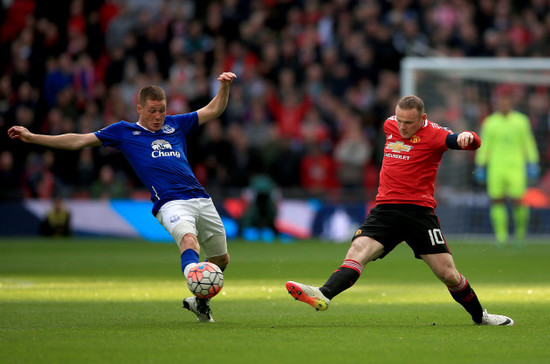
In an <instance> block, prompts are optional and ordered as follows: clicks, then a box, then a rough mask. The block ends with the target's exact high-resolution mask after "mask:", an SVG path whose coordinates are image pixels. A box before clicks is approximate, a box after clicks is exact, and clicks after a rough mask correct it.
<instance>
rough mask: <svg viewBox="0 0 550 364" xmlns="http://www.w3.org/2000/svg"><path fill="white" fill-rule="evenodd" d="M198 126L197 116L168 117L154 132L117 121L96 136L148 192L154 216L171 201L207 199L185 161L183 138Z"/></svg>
mask: <svg viewBox="0 0 550 364" xmlns="http://www.w3.org/2000/svg"><path fill="white" fill-rule="evenodd" d="M198 126H199V123H198V115H197V113H196V112H192V113H189V114H182V115H167V116H166V118H165V120H164V125H163V127H162V129H161V130H159V131H157V132H152V131H149V130H147V129H145V128H143V127H141V126H139V125H138V124H137V123H129V122H127V121H124V120H123V121H119V122H118V123H115V124H112V125H109V126H108V127H106V128H104V129H101V130H99V131H97V132H95V135H96V136H97V137H98V138H99V140H101V142H102V143H103V145H105V146H111V147H115V148H117V149H119V150H120V151H121V152H122V153H123V154H124V156H125V157H126V159H127V160H128V162H130V165H131V166H132V168H134V170H135V171H136V174H137V175H138V177H139V178H140V179H141V181H142V182H143V184H144V185H145V186H146V187H147V188H148V189H149V191H150V192H151V201H153V203H154V205H153V214H154V215H156V214H157V212H158V211H159V209H160V208H161V206H162V205H163V204H165V203H166V202H168V201H172V200H188V199H190V198H200V197H204V198H208V197H209V196H208V194H207V193H206V191H205V190H204V188H203V187H202V186H201V184H200V183H199V181H198V180H197V178H196V177H195V175H194V174H193V171H192V170H191V166H190V165H189V161H188V160H187V145H186V137H187V135H189V134H190V133H192V132H194V131H196V130H197V128H198Z"/></svg>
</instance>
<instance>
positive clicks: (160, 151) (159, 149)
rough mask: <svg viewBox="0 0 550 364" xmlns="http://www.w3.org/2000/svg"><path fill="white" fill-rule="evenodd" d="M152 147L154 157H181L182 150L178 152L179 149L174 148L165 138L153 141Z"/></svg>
mask: <svg viewBox="0 0 550 364" xmlns="http://www.w3.org/2000/svg"><path fill="white" fill-rule="evenodd" d="M151 148H152V149H153V153H152V154H151V156H152V157H153V158H160V157H176V158H180V157H181V154H180V152H178V151H177V150H172V145H171V144H170V143H168V142H167V141H166V140H163V139H157V140H155V141H154V142H153V143H151Z"/></svg>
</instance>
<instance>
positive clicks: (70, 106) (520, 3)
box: [0, 0, 550, 199]
mask: <svg viewBox="0 0 550 364" xmlns="http://www.w3.org/2000/svg"><path fill="white" fill-rule="evenodd" d="M0 24H1V26H0V54H2V57H0V132H1V134H2V142H1V143H0V177H1V186H0V191H1V192H0V194H1V195H0V198H3V199H6V198H21V197H35V198H51V197H52V196H54V195H59V194H61V195H63V196H71V197H90V198H118V197H129V196H134V195H136V194H138V193H140V191H142V190H143V188H142V186H140V182H139V181H138V180H137V178H136V176H135V175H134V174H133V172H132V170H131V169H130V167H129V166H128V164H127V163H126V162H125V161H124V159H123V158H122V156H121V155H120V154H118V152H116V151H114V150H111V149H109V148H88V149H84V150H82V151H61V150H46V149H44V148H40V147H33V146H30V145H23V144H24V143H20V142H17V141H10V140H9V139H8V138H7V136H6V131H7V129H8V128H9V127H11V126H12V125H24V126H26V127H28V128H29V129H30V130H31V131H36V132H40V133H47V134H59V133H68V132H78V133H87V132H92V131H96V130H98V129H100V128H102V127H105V126H107V125H109V124H111V123H114V122H117V121H119V120H127V121H131V122H132V121H136V120H137V112H136V104H137V100H136V95H137V92H138V90H139V89H140V88H141V87H143V86H146V85H150V84H154V85H159V86H161V87H163V88H164V89H165V90H166V93H167V97H168V113H169V114H174V113H185V112H189V111H192V110H196V109H198V108H200V107H202V106H204V105H206V103H207V102H208V101H209V100H210V99H211V98H212V97H213V95H214V93H215V92H216V90H217V87H218V86H217V81H216V77H217V76H218V75H219V74H220V73H221V72H223V71H232V72H234V73H236V74H237V75H238V79H237V80H236V82H234V83H233V85H232V89H231V96H230V101H229V105H228V107H227V110H226V111H225V113H224V114H223V115H222V116H221V117H220V118H219V120H216V121H211V122H209V123H207V124H206V125H204V127H203V128H201V130H200V132H199V133H198V134H197V135H196V137H195V138H194V139H192V140H189V141H188V143H189V144H188V152H189V159H190V162H191V164H192V166H193V168H194V171H195V173H196V175H197V177H198V178H199V180H200V181H201V183H203V184H204V185H205V187H206V188H207V190H209V189H213V188H217V187H219V188H230V187H237V188H238V187H245V186H247V185H248V184H249V182H250V179H251V178H252V177H253V176H254V175H256V174H260V173H262V174H266V175H269V176H270V177H271V178H272V179H273V180H274V181H275V183H276V184H277V186H279V187H282V188H290V189H292V188H298V189H301V190H304V191H309V192H310V193H313V194H317V193H318V194H324V193H326V192H327V191H331V190H335V189H342V188H344V189H346V188H347V189H361V190H362V189H364V190H374V189H375V188H376V183H377V175H378V167H379V164H380V160H381V156H380V155H379V154H380V152H379V150H380V148H379V146H380V143H382V142H383V140H381V138H380V136H381V134H382V133H381V132H380V130H379V129H380V126H381V124H382V122H383V121H384V120H385V119H386V117H388V116H390V115H393V112H394V106H395V103H396V101H397V99H398V97H399V96H400V94H399V92H400V81H399V66H400V61H401V59H402V58H403V57H405V56H408V55H415V56H440V57H461V56H472V57H474V56H484V57H547V56H550V47H549V42H550V38H549V37H548V34H550V2H549V1H546V0H515V1H513V0H479V1H468V0H332V1H323V0H219V1H214V0H213V1H205V0H193V1H191V0H185V1H184V0H181V1H176V0H164V1H161V0H158V1H156V0H153V1H151V0H102V1H100V0H97V1H84V0H57V1H55V2H50V1H35V0H7V1H2V2H1V3H0ZM382 137H383V136H382ZM382 139H383V138H382Z"/></svg>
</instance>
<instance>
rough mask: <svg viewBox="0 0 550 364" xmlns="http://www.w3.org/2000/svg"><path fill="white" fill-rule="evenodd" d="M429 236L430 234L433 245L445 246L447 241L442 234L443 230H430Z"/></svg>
mask: <svg viewBox="0 0 550 364" xmlns="http://www.w3.org/2000/svg"><path fill="white" fill-rule="evenodd" d="M428 234H430V240H431V241H432V245H435V244H445V239H443V234H442V233H441V229H432V230H428Z"/></svg>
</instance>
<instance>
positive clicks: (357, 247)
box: [346, 236, 384, 264]
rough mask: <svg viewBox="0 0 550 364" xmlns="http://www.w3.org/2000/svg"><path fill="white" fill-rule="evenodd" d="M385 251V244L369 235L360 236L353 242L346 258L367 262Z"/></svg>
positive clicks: (362, 262)
mask: <svg viewBox="0 0 550 364" xmlns="http://www.w3.org/2000/svg"><path fill="white" fill-rule="evenodd" d="M383 252H384V246H383V245H382V244H380V243H379V242H377V241H376V240H374V239H372V238H370V237H368V236H360V237H358V238H356V239H354V240H353V241H352V242H351V247H350V248H349V250H348V254H347V255H346V259H353V260H355V261H357V262H359V263H361V264H367V263H368V262H370V261H371V260H373V259H376V258H378V257H379V256H380V255H382V253H383Z"/></svg>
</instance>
